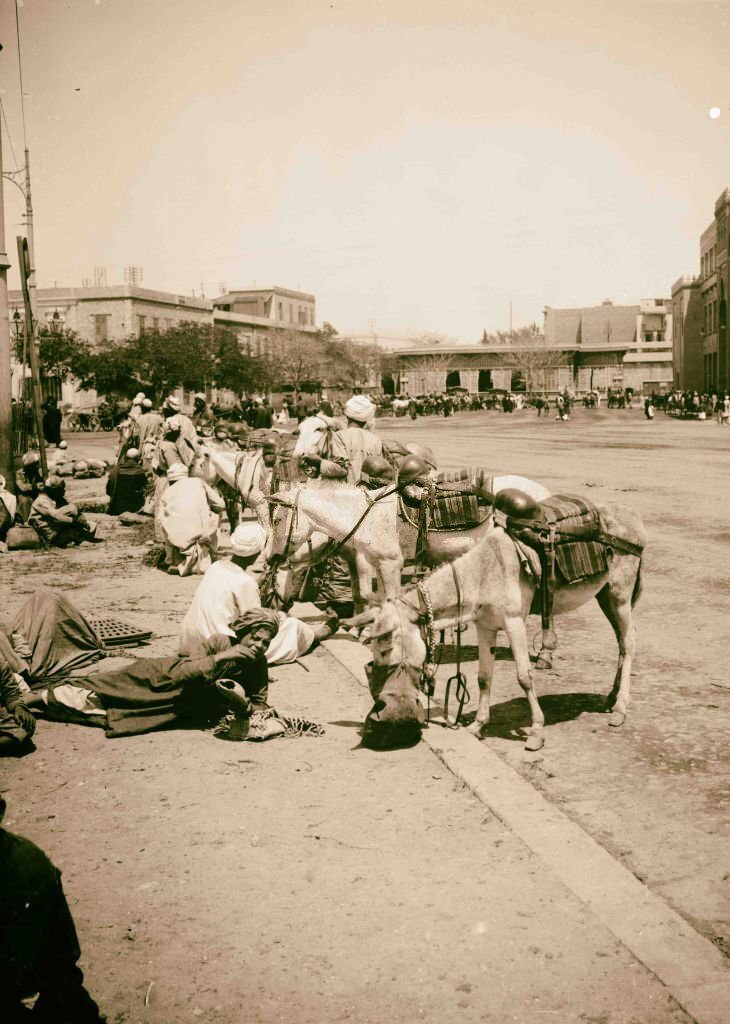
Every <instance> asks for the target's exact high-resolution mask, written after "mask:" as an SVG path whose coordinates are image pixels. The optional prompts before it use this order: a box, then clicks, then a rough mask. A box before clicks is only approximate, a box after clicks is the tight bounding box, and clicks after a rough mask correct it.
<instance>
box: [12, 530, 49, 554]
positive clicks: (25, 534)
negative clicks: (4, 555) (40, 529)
mask: <svg viewBox="0 0 730 1024" xmlns="http://www.w3.org/2000/svg"><path fill="white" fill-rule="evenodd" d="M5 542H6V544H7V545H8V550H9V551H37V550H38V549H39V548H42V547H43V546H44V544H43V541H42V540H41V538H40V537H39V536H38V534H37V533H36V531H35V529H34V528H33V527H32V526H22V525H21V526H11V527H10V529H9V530H8V535H7V537H6V538H5Z"/></svg>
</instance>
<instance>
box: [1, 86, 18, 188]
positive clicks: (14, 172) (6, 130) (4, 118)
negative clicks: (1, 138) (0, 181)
mask: <svg viewBox="0 0 730 1024" xmlns="http://www.w3.org/2000/svg"><path fill="white" fill-rule="evenodd" d="M0 111H2V115H3V121H4V122H5V132H6V134H7V139H8V143H9V144H10V152H11V153H12V154H13V163H14V164H17V163H18V158H17V156H16V155H15V149H14V147H13V140H12V138H11V137H10V126H9V125H8V119H7V117H6V115H5V106H4V104H3V101H2V99H0ZM22 169H23V168H22V167H18V168H17V170H15V171H4V172H3V173H4V174H18V173H19V172H20V171H22Z"/></svg>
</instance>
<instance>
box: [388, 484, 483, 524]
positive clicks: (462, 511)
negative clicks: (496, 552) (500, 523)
mask: <svg viewBox="0 0 730 1024" xmlns="http://www.w3.org/2000/svg"><path fill="white" fill-rule="evenodd" d="M399 494H400V498H401V502H402V506H403V510H404V511H405V508H411V509H413V510H414V511H415V512H417V513H418V525H419V529H421V528H422V529H425V531H426V532H428V531H429V530H437V531H440V530H473V529H475V528H476V527H477V526H481V524H482V523H483V522H484V521H485V520H486V519H487V517H488V516H489V514H490V512H491V509H492V504H493V501H494V496H493V494H492V493H491V491H487V490H481V489H478V488H476V487H474V488H469V489H464V490H459V489H457V488H455V487H443V486H442V485H441V484H440V483H437V484H433V483H430V484H429V485H427V486H425V487H424V486H421V485H408V486H406V487H402V488H401V489H400V491H399ZM406 518H407V519H409V521H411V522H412V520H411V518H410V516H408V515H407V514H406Z"/></svg>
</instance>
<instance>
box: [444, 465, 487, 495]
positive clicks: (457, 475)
mask: <svg viewBox="0 0 730 1024" xmlns="http://www.w3.org/2000/svg"><path fill="white" fill-rule="evenodd" d="M493 480H494V477H493V475H492V474H491V473H488V472H487V471H486V469H481V468H480V467H479V466H467V467H465V468H464V469H446V470H443V471H442V472H441V473H439V475H438V476H437V478H436V481H437V483H438V485H439V487H441V488H443V489H444V490H448V489H450V488H451V489H453V490H464V491H468V490H469V489H470V488H474V487H476V488H478V489H479V490H482V491H489V492H490V494H491V491H492V483H493Z"/></svg>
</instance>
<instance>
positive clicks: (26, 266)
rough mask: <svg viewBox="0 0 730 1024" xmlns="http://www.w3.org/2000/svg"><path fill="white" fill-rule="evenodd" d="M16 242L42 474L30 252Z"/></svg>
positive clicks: (42, 443) (24, 242) (43, 460)
mask: <svg viewBox="0 0 730 1024" xmlns="http://www.w3.org/2000/svg"><path fill="white" fill-rule="evenodd" d="M16 240H17V243H18V267H19V269H20V284H21V287H22V289H23V301H24V303H25V346H26V349H27V351H28V355H29V356H30V372H31V377H32V381H33V414H34V417H35V429H36V433H37V435H38V453H39V455H40V458H41V470H42V472H43V476H46V475H47V473H48V460H47V459H46V442H45V437H44V434H43V411H42V408H41V400H42V396H41V370H40V360H39V359H38V339H37V336H36V327H37V324H36V321H35V318H34V316H33V310H32V309H31V305H30V300H31V296H30V286H29V282H30V279H31V276H32V274H33V269H32V264H31V261H30V253H29V252H28V239H27V238H21V237H20V235H18V236H17V239H16Z"/></svg>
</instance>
